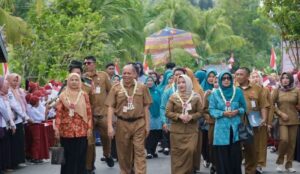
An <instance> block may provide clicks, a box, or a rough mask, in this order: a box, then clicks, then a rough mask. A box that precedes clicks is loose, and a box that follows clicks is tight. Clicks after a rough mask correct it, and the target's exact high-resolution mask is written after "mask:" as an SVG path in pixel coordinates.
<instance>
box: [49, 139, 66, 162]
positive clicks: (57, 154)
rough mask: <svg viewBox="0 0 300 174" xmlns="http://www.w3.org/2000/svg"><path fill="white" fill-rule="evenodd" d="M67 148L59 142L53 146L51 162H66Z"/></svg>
mask: <svg viewBox="0 0 300 174" xmlns="http://www.w3.org/2000/svg"><path fill="white" fill-rule="evenodd" d="M64 153H65V150H64V148H63V147H61V146H60V144H58V146H56V147H51V164H55V165H60V164H65V154H64Z"/></svg>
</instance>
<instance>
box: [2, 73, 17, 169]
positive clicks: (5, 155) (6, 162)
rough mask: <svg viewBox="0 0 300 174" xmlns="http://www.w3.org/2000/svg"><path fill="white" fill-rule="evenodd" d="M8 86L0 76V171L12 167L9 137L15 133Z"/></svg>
mask: <svg viewBox="0 0 300 174" xmlns="http://www.w3.org/2000/svg"><path fill="white" fill-rule="evenodd" d="M8 88H9V86H8V83H7V81H6V80H5V79H4V78H3V77H0V173H1V171H4V170H6V169H12V168H13V166H11V164H12V158H11V157H12V156H11V152H12V151H11V138H10V137H11V136H12V134H14V133H15V131H16V126H15V123H14V121H13V117H14V116H13V113H12V111H11V108H10V105H9V101H8V98H7V93H8Z"/></svg>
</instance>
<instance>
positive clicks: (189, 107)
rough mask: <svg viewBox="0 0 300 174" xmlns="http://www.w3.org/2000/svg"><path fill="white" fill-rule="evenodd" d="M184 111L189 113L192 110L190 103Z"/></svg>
mask: <svg viewBox="0 0 300 174" xmlns="http://www.w3.org/2000/svg"><path fill="white" fill-rule="evenodd" d="M186 110H187V111H191V110H192V104H191V103H189V104H187V106H186Z"/></svg>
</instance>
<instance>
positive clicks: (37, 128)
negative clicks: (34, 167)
mask: <svg viewBox="0 0 300 174" xmlns="http://www.w3.org/2000/svg"><path fill="white" fill-rule="evenodd" d="M25 137H26V156H27V157H30V158H32V159H35V160H42V159H48V158H49V144H48V136H47V131H46V127H45V126H44V124H40V123H34V124H29V125H27V126H26V127H25Z"/></svg>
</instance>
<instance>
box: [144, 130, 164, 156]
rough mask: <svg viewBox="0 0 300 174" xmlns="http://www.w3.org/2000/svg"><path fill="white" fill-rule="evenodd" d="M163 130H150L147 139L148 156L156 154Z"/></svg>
mask: <svg viewBox="0 0 300 174" xmlns="http://www.w3.org/2000/svg"><path fill="white" fill-rule="evenodd" d="M161 134H162V130H150V133H149V136H148V137H147V139H146V150H147V154H152V155H153V154H155V152H156V147H157V144H158V141H159V140H160V138H161Z"/></svg>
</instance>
